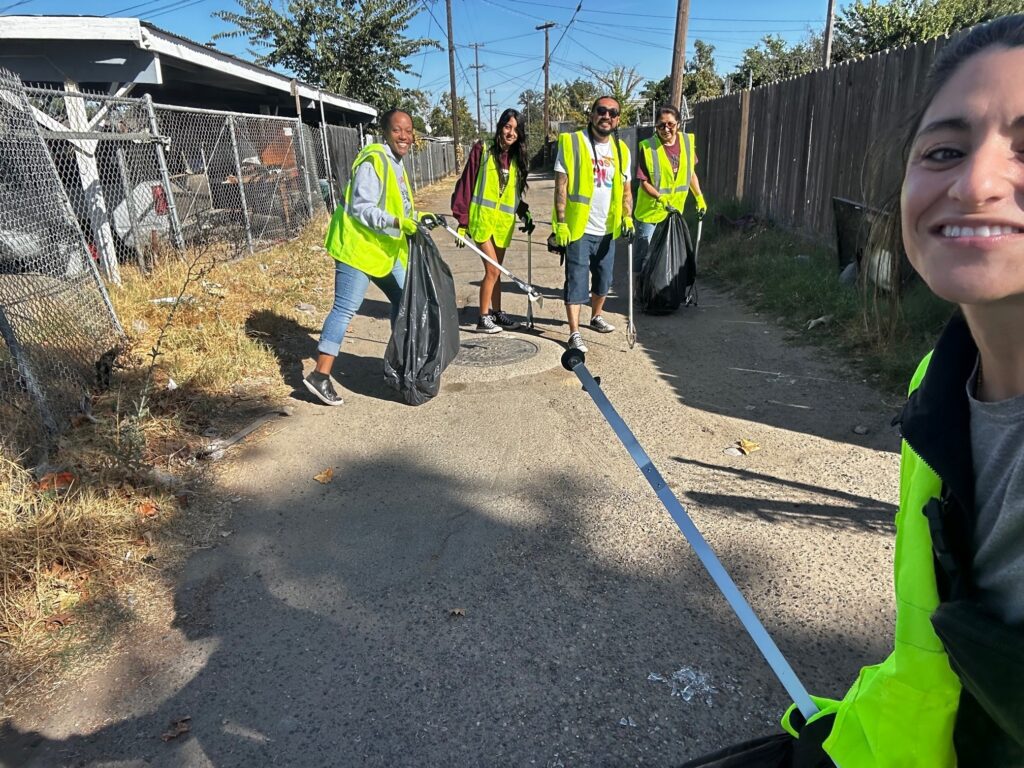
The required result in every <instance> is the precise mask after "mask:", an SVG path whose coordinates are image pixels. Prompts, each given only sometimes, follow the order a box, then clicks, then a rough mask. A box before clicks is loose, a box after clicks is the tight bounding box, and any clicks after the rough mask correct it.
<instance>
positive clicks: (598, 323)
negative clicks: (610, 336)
mask: <svg viewBox="0 0 1024 768" xmlns="http://www.w3.org/2000/svg"><path fill="white" fill-rule="evenodd" d="M590 327H591V328H592V329H593V330H595V331H597V332H598V333H611V332H612V331H614V330H615V326H614V325H612V324H611V323H609V322H608V321H607V320H605V319H604V318H603V317H601V315H596V316H594V317H592V318H591V319H590Z"/></svg>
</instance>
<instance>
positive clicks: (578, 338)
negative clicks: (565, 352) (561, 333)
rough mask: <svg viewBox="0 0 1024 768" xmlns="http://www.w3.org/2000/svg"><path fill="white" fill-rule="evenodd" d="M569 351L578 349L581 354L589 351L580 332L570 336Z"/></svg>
mask: <svg viewBox="0 0 1024 768" xmlns="http://www.w3.org/2000/svg"><path fill="white" fill-rule="evenodd" d="M568 347H569V349H578V350H579V351H580V352H584V353H585V352H586V351H587V345H586V344H584V343H583V336H582V335H581V334H580V332H579V331H574V332H573V333H570V334H569V344H568Z"/></svg>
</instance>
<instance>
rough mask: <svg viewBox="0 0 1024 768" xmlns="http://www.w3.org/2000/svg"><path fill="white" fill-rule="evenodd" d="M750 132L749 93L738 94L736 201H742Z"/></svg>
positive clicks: (744, 189)
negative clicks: (738, 129)
mask: <svg viewBox="0 0 1024 768" xmlns="http://www.w3.org/2000/svg"><path fill="white" fill-rule="evenodd" d="M749 130H750V91H749V90H746V91H743V93H741V94H740V141H739V146H738V147H737V148H736V151H737V154H738V158H737V163H736V199H737V200H742V199H743V195H744V194H745V192H746V183H747V133H748V132H749Z"/></svg>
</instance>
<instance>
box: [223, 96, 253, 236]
mask: <svg viewBox="0 0 1024 768" xmlns="http://www.w3.org/2000/svg"><path fill="white" fill-rule="evenodd" d="M224 120H225V121H226V122H227V124H228V135H229V136H230V137H231V153H232V154H233V155H234V157H235V175H236V176H237V178H238V198H239V201H240V202H241V203H242V220H243V221H244V223H245V243H246V245H248V246H249V253H252V252H253V247H252V227H251V226H250V224H249V206H248V205H247V204H246V202H245V184H244V183H243V181H242V156H241V155H240V154H238V137H237V136H235V118H234V116H233V115H228V116H227V117H225V118H224Z"/></svg>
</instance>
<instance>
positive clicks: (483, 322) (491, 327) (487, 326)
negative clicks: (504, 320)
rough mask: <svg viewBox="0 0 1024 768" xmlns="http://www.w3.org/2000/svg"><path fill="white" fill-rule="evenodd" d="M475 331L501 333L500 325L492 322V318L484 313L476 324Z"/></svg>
mask: <svg viewBox="0 0 1024 768" xmlns="http://www.w3.org/2000/svg"><path fill="white" fill-rule="evenodd" d="M474 330H476V332H477V333H501V327H500V326H499V325H497V324H496V323H495V322H494V318H493V317H491V316H490V315H484V316H483V317H481V318H480V319H479V320H478V321H477V324H476V328H475V329H474Z"/></svg>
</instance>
